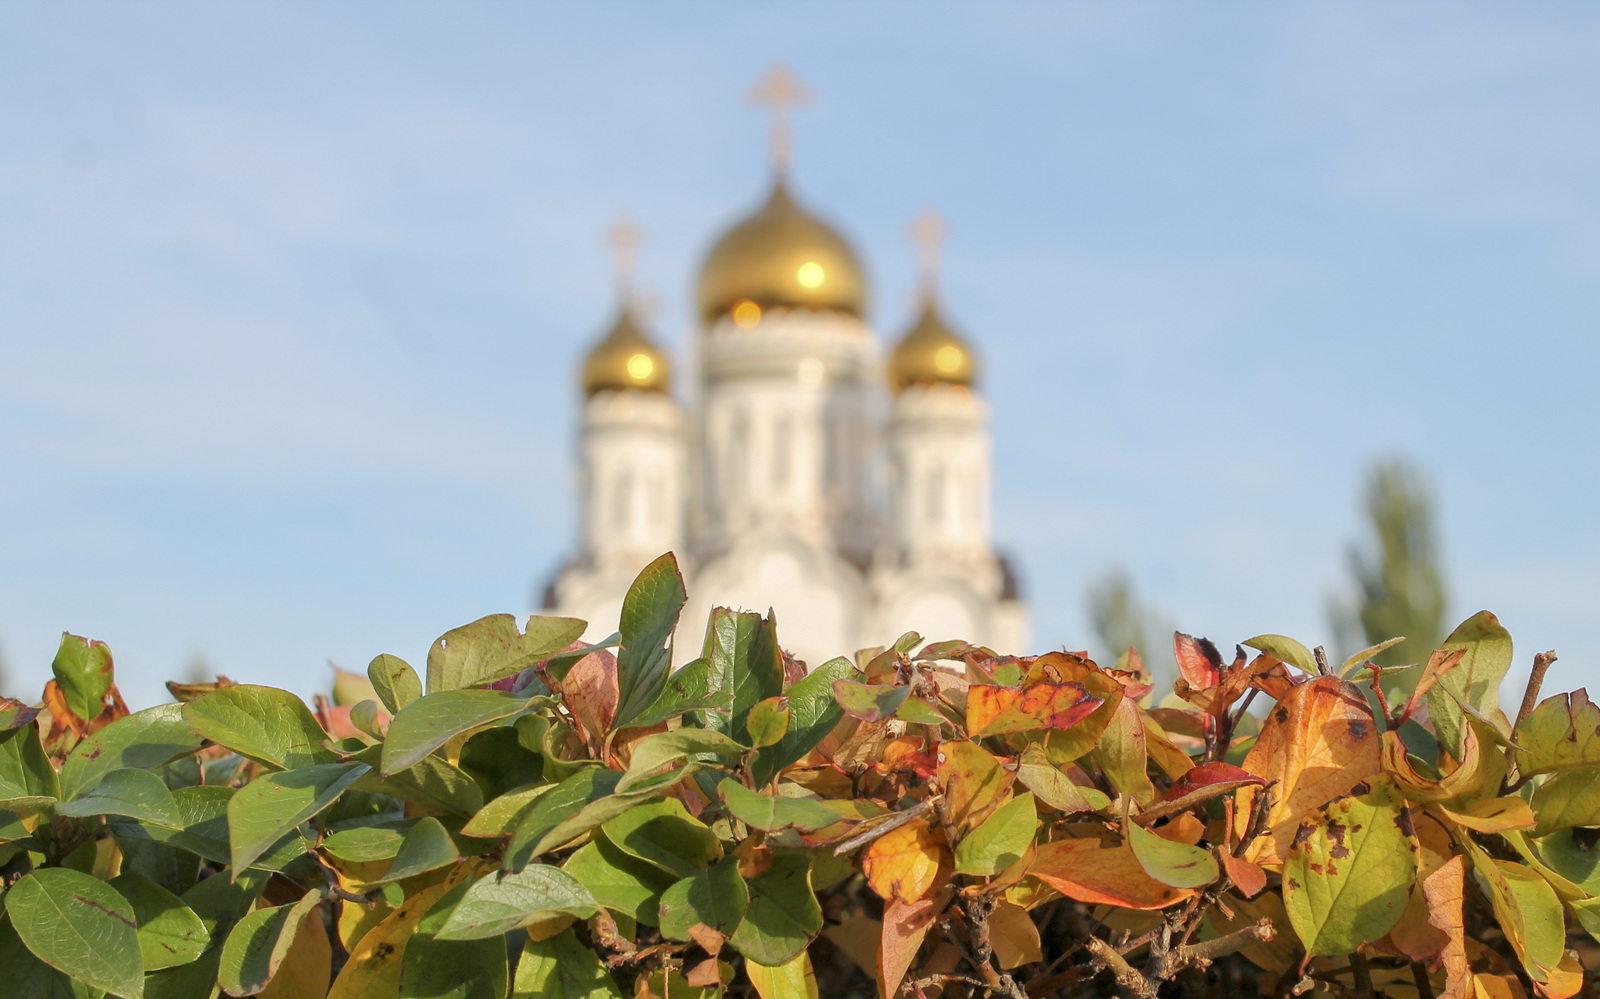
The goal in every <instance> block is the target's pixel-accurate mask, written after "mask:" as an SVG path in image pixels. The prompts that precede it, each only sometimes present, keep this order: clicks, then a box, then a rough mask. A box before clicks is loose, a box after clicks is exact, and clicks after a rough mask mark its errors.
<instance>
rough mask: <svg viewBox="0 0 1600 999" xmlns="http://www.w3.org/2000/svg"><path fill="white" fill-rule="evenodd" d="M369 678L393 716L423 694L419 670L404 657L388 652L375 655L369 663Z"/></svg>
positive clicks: (385, 707) (379, 698)
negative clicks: (413, 667) (418, 675)
mask: <svg viewBox="0 0 1600 999" xmlns="http://www.w3.org/2000/svg"><path fill="white" fill-rule="evenodd" d="M367 679H368V680H370V681H372V689H373V690H374V691H376V692H377V694H378V700H380V701H382V702H383V706H384V709H385V710H387V711H388V712H389V714H390V715H391V716H392V715H397V714H399V713H400V709H401V708H403V707H405V706H406V705H407V704H410V703H411V702H412V701H414V700H416V699H417V698H419V697H421V696H422V681H421V680H420V679H418V678H417V671H416V670H414V669H412V668H411V664H410V663H408V662H406V661H405V660H404V659H401V658H400V657H399V656H391V655H389V654H388V653H387V652H385V653H383V654H381V655H378V656H374V657H373V660H372V662H370V663H368V664H367Z"/></svg>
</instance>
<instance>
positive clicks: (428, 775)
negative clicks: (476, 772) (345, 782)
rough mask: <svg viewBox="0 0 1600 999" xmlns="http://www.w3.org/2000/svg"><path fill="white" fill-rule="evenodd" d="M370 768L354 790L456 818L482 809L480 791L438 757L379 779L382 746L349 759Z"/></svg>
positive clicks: (470, 781) (371, 748)
mask: <svg viewBox="0 0 1600 999" xmlns="http://www.w3.org/2000/svg"><path fill="white" fill-rule="evenodd" d="M350 762H352V763H365V764H366V765H367V766H369V767H372V768H373V769H372V770H371V771H370V772H369V773H367V774H365V775H363V776H362V778H361V779H360V780H358V781H356V783H355V790H357V791H366V792H368V793H370V794H388V795H393V796H394V797H396V798H402V799H404V800H406V801H414V802H417V803H418V804H421V805H428V806H432V807H435V808H443V809H445V810H446V811H450V812H455V813H456V814H458V815H471V814H472V813H473V812H476V811H477V810H478V809H480V808H482V807H483V789H482V788H481V787H479V786H478V782H477V781H475V780H473V779H472V778H471V777H469V776H468V775H467V774H466V773H465V772H464V771H462V769H461V768H460V767H454V766H451V765H450V764H449V763H447V762H445V761H444V760H443V759H441V758H440V757H438V756H425V757H423V758H422V759H420V760H418V761H417V762H416V763H414V764H412V765H411V766H410V767H408V768H407V769H405V770H402V771H400V772H399V773H397V774H394V775H392V776H390V777H386V778H385V777H379V776H378V772H377V768H378V766H379V765H380V764H381V763H382V762H383V747H382V746H369V747H368V748H367V749H365V750H363V751H362V752H360V753H358V754H356V755H355V756H354V757H352V758H351V760H350Z"/></svg>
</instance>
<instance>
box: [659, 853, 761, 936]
mask: <svg viewBox="0 0 1600 999" xmlns="http://www.w3.org/2000/svg"><path fill="white" fill-rule="evenodd" d="M749 902H750V897H749V893H748V889H747V888H746V886H745V880H744V878H742V877H740V876H739V861H738V858H736V857H728V858H727V859H725V860H723V861H722V862H721V863H719V864H717V865H716V866H715V867H706V868H702V869H700V870H698V871H695V872H694V873H693V874H690V875H689V876H688V877H685V878H683V879H681V880H679V881H677V882H675V883H674V884H673V885H672V886H671V887H669V888H668V889H667V890H666V891H664V892H662V893H661V935H662V936H664V937H667V938H669V939H672V940H689V939H691V937H690V936H689V930H690V928H692V927H693V926H694V925H695V924H696V923H704V924H705V925H707V926H709V927H711V928H712V929H714V930H717V931H718V932H720V933H722V934H724V935H727V934H732V933H733V932H734V929H735V927H737V926H738V925H739V923H740V922H741V921H742V920H743V919H744V913H745V909H746V908H747V907H748V905H749Z"/></svg>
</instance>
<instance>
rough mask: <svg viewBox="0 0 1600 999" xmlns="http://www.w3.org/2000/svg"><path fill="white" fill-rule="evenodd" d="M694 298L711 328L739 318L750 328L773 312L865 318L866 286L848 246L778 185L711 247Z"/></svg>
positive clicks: (741, 322)
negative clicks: (784, 310)
mask: <svg viewBox="0 0 1600 999" xmlns="http://www.w3.org/2000/svg"><path fill="white" fill-rule="evenodd" d="M696 297H697V300H698V303H699V306H700V318H701V319H702V320H704V321H705V322H707V323H710V322H713V321H715V320H716V319H718V318H719V317H721V316H723V315H726V314H728V313H730V312H733V313H735V316H734V318H735V320H736V321H737V322H738V323H739V325H740V326H745V327H746V328H748V327H750V326H754V325H755V324H756V321H757V320H759V319H760V316H761V313H760V311H759V310H761V309H770V308H773V307H774V306H791V307H800V308H807V309H838V310H840V311H842V312H848V313H850V314H852V315H855V316H860V315H862V314H863V313H864V312H865V311H866V305H867V286H866V279H865V278H864V277H863V276H862V272H861V264H860V262H859V261H857V260H856V255H855V251H853V250H851V249H850V244H848V243H846V242H845V241H844V239H843V238H842V237H841V236H840V235H839V234H838V233H837V232H834V231H833V229H831V228H830V227H829V226H828V225H826V224H825V223H823V222H822V221H820V220H819V219H817V218H815V217H814V216H812V215H809V214H807V213H806V211H805V210H804V209H802V208H801V207H800V206H799V205H797V204H795V202H794V199H793V198H791V197H790V196H789V191H788V189H787V188H786V187H785V186H784V183H783V180H782V178H779V180H778V182H777V184H776V185H774V186H773V189H772V196H771V197H770V198H768V199H767V203H766V204H765V205H762V206H761V208H760V210H758V211H757V212H756V213H755V214H754V215H752V216H750V217H749V218H747V219H745V220H744V221H743V222H740V223H739V224H738V225H736V226H734V227H733V228H732V229H730V230H728V232H727V233H726V234H725V235H724V236H723V237H722V238H721V239H719V240H718V241H717V245H716V246H714V247H712V249H711V253H710V254H709V255H708V256H707V257H706V262H705V266H703V267H702V268H701V269H700V288H699V292H698V294H697V296H696Z"/></svg>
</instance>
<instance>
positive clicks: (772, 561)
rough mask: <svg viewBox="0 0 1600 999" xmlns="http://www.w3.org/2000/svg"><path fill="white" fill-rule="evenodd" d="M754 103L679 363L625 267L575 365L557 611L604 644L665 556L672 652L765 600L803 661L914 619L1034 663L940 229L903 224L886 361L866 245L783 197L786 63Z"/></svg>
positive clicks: (552, 604) (877, 640) (802, 94)
mask: <svg viewBox="0 0 1600 999" xmlns="http://www.w3.org/2000/svg"><path fill="white" fill-rule="evenodd" d="M751 97H752V100H754V101H756V102H758V103H761V104H763V105H765V106H766V107H767V108H768V110H769V112H770V115H771V120H772V135H773V138H772V173H773V176H772V186H771V191H770V193H769V194H768V196H767V198H766V201H765V202H764V203H763V204H762V205H761V206H760V207H759V208H757V209H756V210H755V211H754V212H752V213H751V214H749V215H748V216H747V217H745V218H744V219H742V220H741V221H739V222H737V223H736V224H734V225H733V226H732V227H731V228H729V229H727V230H726V231H725V232H723V233H722V234H721V235H720V236H719V237H717V239H716V240H715V242H713V243H712V245H711V249H710V252H709V253H708V254H707V255H706V257H705V261H704V263H703V265H702V266H701V268H700V272H699V279H698V284H697V287H696V289H695V295H694V309H695V311H694V315H693V327H692V331H691V334H690V336H689V337H688V341H689V342H688V345H687V350H686V353H687V354H688V356H687V357H686V358H685V359H684V363H683V364H682V365H678V364H675V363H674V362H673V360H672V359H671V358H670V357H669V356H668V355H667V353H666V352H665V351H664V350H663V349H662V348H661V346H660V345H659V344H658V343H657V341H656V339H655V338H654V337H653V336H652V334H651V331H650V330H648V329H646V328H645V323H644V320H643V318H642V317H641V315H640V310H639V309H638V307H637V303H636V302H635V300H634V296H633V293H632V290H631V281H630V280H629V270H630V265H628V264H627V263H620V264H619V275H620V277H619V294H618V298H619V301H618V302H617V305H616V318H615V320H614V322H613V323H612V325H611V327H610V329H609V330H608V331H606V332H605V333H604V335H603V336H601V337H600V338H599V340H598V342H596V343H595V345H594V346H593V348H592V349H591V350H590V351H589V353H588V356H587V358H586V359H585V360H584V362H583V366H582V372H581V386H582V391H583V400H582V415H581V420H580V424H579V433H578V441H577V468H578V475H577V489H578V494H579V495H578V509H579V517H580V521H581V526H580V530H579V533H578V539H577V544H576V549H577V550H576V551H575V552H574V553H573V555H572V557H571V559H570V560H569V561H568V562H567V564H566V565H565V567H564V568H562V569H561V571H560V572H559V573H558V574H557V575H556V577H555V579H553V580H552V581H551V582H550V584H549V585H548V586H547V587H546V589H545V598H544V603H545V611H546V612H547V613H554V614H560V615H566V616H570V617H577V618H582V619H584V620H586V621H588V622H589V631H588V633H587V635H586V636H585V637H586V638H588V639H589V640H598V639H600V638H603V637H604V636H606V635H609V634H610V633H611V632H613V631H615V630H616V625H617V619H618V616H619V613H620V610H621V606H622V598H623V595H624V594H625V593H626V592H627V590H628V586H629V584H630V583H632V581H633V578H634V576H635V575H637V573H638V572H639V570H640V569H642V568H643V567H644V566H645V565H646V564H647V563H648V562H650V561H651V560H652V559H654V558H656V557H657V556H659V555H660V554H661V553H662V552H665V551H673V552H676V553H677V556H678V560H679V564H680V565H681V567H682V569H683V573H684V579H685V582H686V583H687V586H688V592H689V603H688V606H686V607H685V608H684V613H683V618H682V621H683V626H682V633H681V634H680V635H679V637H678V641H677V646H676V651H675V654H674V659H675V661H676V663H677V664H680V665H681V664H682V663H683V662H686V661H688V660H689V659H692V658H694V657H695V656H696V655H698V654H699V648H700V638H701V633H702V632H701V629H702V628H703V627H704V624H703V622H704V621H705V620H706V617H707V615H708V614H709V612H710V610H711V608H712V607H715V606H719V605H720V606H728V607H735V608H740V609H749V610H757V611H763V612H764V611H766V610H768V609H769V608H771V609H772V610H774V611H775V612H776V614H777V619H778V636H779V641H780V642H781V643H782V644H783V646H784V647H785V648H786V649H788V650H789V651H790V652H791V653H792V654H793V655H794V656H796V657H797V658H799V659H802V660H804V661H806V662H808V663H811V664H817V663H821V662H823V661H825V660H827V659H831V658H833V657H834V656H838V655H850V654H851V653H853V652H854V651H855V650H856V649H858V648H862V647H865V646H870V645H884V644H887V643H889V642H892V641H894V640H895V638H897V637H898V636H899V635H901V634H902V633H904V632H906V631H916V632H918V633H920V634H921V635H922V636H923V637H924V638H925V639H928V640H931V641H940V640H945V639H952V638H961V639H966V640H968V641H972V642H975V643H978V644H982V645H987V646H989V647H991V648H994V649H996V650H998V651H1001V652H1009V653H1016V654H1021V653H1023V652H1025V651H1027V649H1028V638H1029V635H1028V631H1029V621H1028V611H1027V607H1026V606H1025V605H1024V604H1023V603H1022V601H1021V600H1020V599H1019V596H1018V593H1017V586H1016V582H1015V577H1014V575H1013V573H1012V571H1011V569H1010V567H1009V566H1008V565H1007V564H1006V562H1005V561H1004V560H1003V559H1002V558H1001V557H999V556H998V555H997V554H996V552H995V550H994V547H993V543H992V540H991V531H990V494H991V491H992V489H993V485H992V482H991V472H990V464H991V459H990V442H989V427H988V409H987V407H986V406H985V404H984V401H983V396H982V394H981V392H980V385H979V380H978V374H979V366H978V361H977V358H976V356H975V355H974V352H973V348H972V346H971V344H970V343H969V342H968V340H967V339H966V338H965V337H964V336H962V335H961V334H960V333H958V332H957V331H956V330H955V328H953V327H952V326H951V325H950V323H949V322H947V320H946V319H945V317H944V311H943V306H942V303H941V301H940V297H939V290H938V282H937V248H938V239H939V228H940V227H939V224H938V221H937V219H936V218H934V217H932V216H931V215H925V216H924V217H923V218H921V219H919V220H918V221H917V223H916V225H915V227H914V229H913V231H914V233H915V234H916V235H917V238H918V242H919V250H920V256H921V259H922V275H921V289H920V291H919V295H918V298H919V305H918V307H917V309H916V310H915V315H913V316H912V317H910V319H909V322H907V323H906V324H905V329H904V332H902V333H901V334H900V336H899V337H898V338H897V339H896V340H895V341H894V346H893V348H892V349H891V350H889V351H888V353H887V357H885V355H884V351H883V348H882V346H881V344H880V340H879V337H878V334H877V332H876V331H875V330H874V329H873V327H872V326H871V325H870V324H869V323H868V321H867V316H868V304H869V290H870V289H869V288H868V286H867V281H866V276H865V273H864V271H863V269H862V266H861V262H860V260H859V259H858V257H857V256H856V253H855V251H854V250H853V249H852V248H851V246H850V243H849V242H848V241H847V240H846V239H845V238H844V236H843V235H841V234H840V232H839V231H838V230H836V229H835V228H834V227H833V226H831V225H829V224H828V223H827V222H825V221H823V219H822V218H820V217H819V216H818V215H816V214H814V213H813V212H812V211H811V210H810V209H809V208H808V207H807V206H806V205H805V204H803V203H802V201H801V200H800V199H799V198H798V197H797V195H796V193H795V191H794V190H793V185H792V183H791V178H790V160H791V157H790V148H789V129H788V118H787V111H788V110H789V109H790V108H792V107H795V106H799V105H801V104H803V103H804V102H805V101H806V100H807V98H808V97H809V94H808V92H807V91H805V90H804V89H803V88H802V87H801V86H800V85H799V83H798V81H796V80H795V78H794V77H793V76H792V75H790V74H789V73H788V72H786V71H785V70H783V69H782V68H781V67H777V68H774V69H773V70H772V71H771V72H769V73H768V75H767V76H766V77H765V79H764V80H763V82H762V83H761V85H760V86H758V87H757V88H756V90H755V91H753V92H752V95H751ZM619 235H620V237H621V238H620V239H619V240H618V242H619V243H620V244H621V245H620V248H619V256H621V257H624V258H629V257H630V256H631V254H629V248H630V245H631V239H630V234H629V233H628V231H627V230H625V229H624V230H622V231H621V232H620V233H619Z"/></svg>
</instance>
